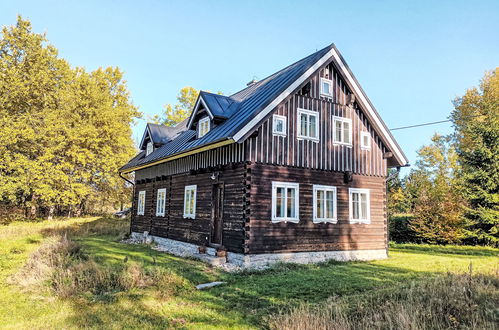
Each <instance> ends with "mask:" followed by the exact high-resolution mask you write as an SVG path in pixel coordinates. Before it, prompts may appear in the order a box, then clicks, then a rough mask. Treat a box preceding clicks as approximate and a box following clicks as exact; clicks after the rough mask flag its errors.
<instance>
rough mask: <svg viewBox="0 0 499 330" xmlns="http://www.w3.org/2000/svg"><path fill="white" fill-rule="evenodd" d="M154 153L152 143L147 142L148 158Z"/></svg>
mask: <svg viewBox="0 0 499 330" xmlns="http://www.w3.org/2000/svg"><path fill="white" fill-rule="evenodd" d="M153 151H154V146H153V144H152V142H147V147H146V157H147V156H149V154H151V152H153Z"/></svg>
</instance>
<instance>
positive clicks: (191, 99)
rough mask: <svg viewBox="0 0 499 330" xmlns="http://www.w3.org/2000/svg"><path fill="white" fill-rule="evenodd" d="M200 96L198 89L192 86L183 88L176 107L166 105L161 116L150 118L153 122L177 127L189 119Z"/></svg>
mask: <svg viewBox="0 0 499 330" xmlns="http://www.w3.org/2000/svg"><path fill="white" fill-rule="evenodd" d="M198 96H199V91H198V90H197V89H195V88H193V87H190V86H186V87H184V88H182V89H181V90H180V92H179V94H178V95H177V101H178V103H177V104H175V105H172V104H165V106H164V110H163V113H162V114H161V116H160V115H155V116H154V117H152V118H150V119H151V121H152V122H154V123H157V124H163V125H166V126H175V125H176V124H178V123H180V122H181V121H183V120H185V119H187V118H189V116H190V115H191V112H192V110H193V109H194V105H195V104H196V100H197V98H198Z"/></svg>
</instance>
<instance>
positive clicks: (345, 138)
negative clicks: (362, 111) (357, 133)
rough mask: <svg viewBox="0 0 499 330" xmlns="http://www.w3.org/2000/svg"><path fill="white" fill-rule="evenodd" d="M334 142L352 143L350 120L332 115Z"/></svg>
mask: <svg viewBox="0 0 499 330" xmlns="http://www.w3.org/2000/svg"><path fill="white" fill-rule="evenodd" d="M334 143H338V144H345V145H352V120H351V119H349V118H343V117H334Z"/></svg>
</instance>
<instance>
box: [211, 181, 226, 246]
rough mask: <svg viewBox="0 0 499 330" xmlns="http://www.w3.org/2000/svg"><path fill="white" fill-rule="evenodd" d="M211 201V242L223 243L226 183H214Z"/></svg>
mask: <svg viewBox="0 0 499 330" xmlns="http://www.w3.org/2000/svg"><path fill="white" fill-rule="evenodd" d="M212 192H213V193H212V201H211V218H212V226H211V239H210V243H211V244H215V245H221V244H222V231H223V205H224V185H223V183H217V184H214V185H213V191H212Z"/></svg>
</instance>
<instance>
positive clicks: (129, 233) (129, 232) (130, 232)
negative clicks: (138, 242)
mask: <svg viewBox="0 0 499 330" xmlns="http://www.w3.org/2000/svg"><path fill="white" fill-rule="evenodd" d="M118 175H119V176H120V178H122V179H123V180H125V181H126V182H128V183H129V184H131V185H132V187H133V188H132V207H131V208H130V229H129V230H128V236H130V235H132V215H133V198H134V196H135V183H133V182H132V181H130V180H128V179H127V178H125V177H124V176H123V175H122V173H121V172H118Z"/></svg>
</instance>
